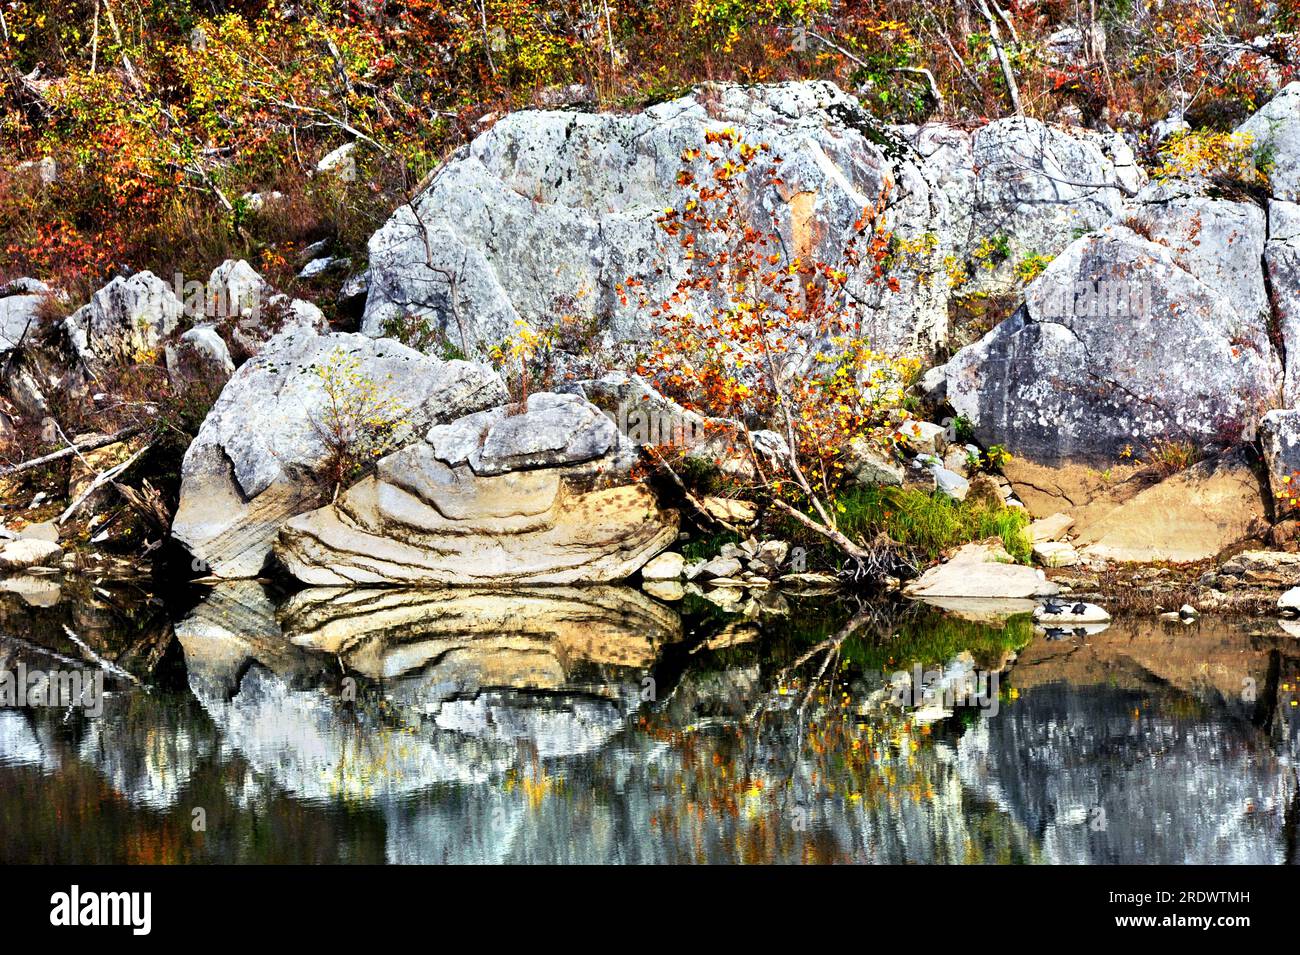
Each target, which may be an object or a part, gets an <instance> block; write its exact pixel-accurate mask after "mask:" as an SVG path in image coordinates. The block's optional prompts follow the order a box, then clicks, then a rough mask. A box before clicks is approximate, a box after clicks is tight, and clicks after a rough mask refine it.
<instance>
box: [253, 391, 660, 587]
mask: <svg viewBox="0 0 1300 955" xmlns="http://www.w3.org/2000/svg"><path fill="white" fill-rule="evenodd" d="M512 410H514V411H517V410H518V409H507V408H497V409H493V410H491V411H486V412H480V413H478V414H473V415H468V416H466V417H464V418H462V419H460V420H458V421H455V422H453V423H452V424H449V425H443V426H438V427H434V428H432V429H431V430H430V431H429V433H428V435H427V436H426V438H425V440H424V441H418V442H416V443H414V444H411V445H410V446H408V447H406V448H403V449H402V450H400V451H398V452H396V453H394V454H390V455H388V456H387V457H385V458H383V459H382V460H381V461H380V462H379V466H378V470H377V472H376V474H375V475H373V476H371V477H368V478H366V479H365V480H363V481H361V482H360V483H359V484H357V485H355V486H354V487H352V488H351V489H350V490H348V491H347V493H345V494H344V495H342V496H341V497H340V498H339V499H338V501H337V502H335V503H334V504H332V505H330V506H327V507H323V508H320V509H318V510H315V511H311V512H310V513H307V514H303V515H301V516H300V517H297V518H294V519H293V520H290V521H288V522H287V523H286V524H285V526H284V529H283V530H282V531H281V533H280V538H279V541H278V542H277V544H276V554H277V556H278V557H279V559H280V561H281V562H282V563H283V564H284V566H285V567H286V568H287V569H288V570H289V572H290V573H291V574H293V575H294V576H295V577H297V578H298V579H299V580H302V581H304V582H306V583H309V584H317V585H337V584H349V583H432V584H455V583H461V584H466V583H475V582H497V583H572V582H578V581H582V582H599V581H613V580H621V579H623V578H625V577H628V576H630V575H631V574H633V573H635V571H636V570H637V569H638V568H639V567H640V566H641V565H642V564H644V563H645V562H646V561H647V560H649V559H650V558H651V557H653V556H654V555H655V554H657V553H658V552H659V551H661V550H663V549H664V548H665V547H667V546H668V544H669V543H671V542H672V541H673V540H674V539H675V538H676V534H677V514H676V512H674V511H665V510H662V509H661V508H660V507H659V505H658V503H657V501H656V498H655V495H654V492H653V491H652V490H651V489H650V488H648V487H647V486H646V485H644V484H640V483H635V482H632V478H631V475H630V468H631V464H632V461H633V460H634V458H633V456H632V455H631V452H630V449H629V448H628V447H626V446H625V445H624V444H622V442H621V440H620V436H619V434H618V432H617V430H616V429H615V427H614V424H613V422H611V421H610V420H609V418H607V417H606V416H605V415H603V414H601V412H600V411H599V410H598V409H596V408H595V407H594V406H593V405H591V404H590V403H588V402H586V401H585V400H583V399H582V398H580V397H578V396H576V395H553V394H546V393H542V394H534V395H531V396H530V397H529V399H528V402H527V406H526V408H525V409H524V410H523V411H522V412H519V413H514V414H512V413H510V412H511V411H512ZM630 482H631V483H630Z"/></svg>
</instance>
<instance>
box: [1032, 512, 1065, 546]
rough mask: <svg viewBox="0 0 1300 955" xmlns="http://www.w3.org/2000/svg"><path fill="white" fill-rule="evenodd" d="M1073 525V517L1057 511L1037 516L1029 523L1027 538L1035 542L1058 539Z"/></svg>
mask: <svg viewBox="0 0 1300 955" xmlns="http://www.w3.org/2000/svg"><path fill="white" fill-rule="evenodd" d="M1073 526H1074V518H1073V517H1071V516H1070V515H1069V514H1062V513H1060V512H1059V511H1058V512H1057V513H1055V514H1049V515H1048V516H1047V517H1042V518H1039V519H1038V520H1036V521H1034V522H1033V523H1032V524H1030V525H1029V539H1030V540H1031V541H1033V542H1034V543H1035V544H1038V543H1041V542H1043V541H1055V540H1060V539H1061V538H1062V537H1063V536H1064V535H1065V532H1066V531H1068V530H1069V529H1070V528H1071V527H1073Z"/></svg>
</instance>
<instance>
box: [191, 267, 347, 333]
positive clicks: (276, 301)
mask: <svg viewBox="0 0 1300 955" xmlns="http://www.w3.org/2000/svg"><path fill="white" fill-rule="evenodd" d="M206 294H207V300H206V302H205V303H204V313H205V314H206V315H207V316H208V317H209V318H215V319H219V320H221V321H222V323H223V324H225V325H226V327H227V328H228V329H229V332H228V334H229V336H230V342H231V344H233V345H234V346H236V347H237V348H238V349H239V350H240V351H241V352H243V353H244V354H247V355H256V354H257V353H258V351H259V350H261V348H262V346H263V345H264V344H266V342H268V341H269V340H270V339H271V338H273V337H275V336H276V335H278V334H280V333H282V332H286V331H289V330H291V329H295V328H297V329H302V330H307V331H314V332H325V331H328V330H329V324H328V322H326V321H325V315H324V313H323V312H321V310H320V309H319V308H317V307H316V306H315V305H313V304H312V303H311V302H308V301H304V300H303V299H299V298H290V297H289V296H288V295H285V294H284V293H283V292H277V291H276V290H275V289H274V288H273V287H272V286H271V284H270V283H269V282H267V281H266V279H264V278H262V276H261V275H260V274H259V273H258V272H257V270H256V269H254V268H253V267H252V266H251V265H249V264H248V263H247V262H245V261H244V260H243V259H227V260H226V261H224V262H222V263H221V264H220V265H219V266H217V267H216V268H215V269H213V270H212V274H211V275H210V276H209V277H208V284H207V291H206Z"/></svg>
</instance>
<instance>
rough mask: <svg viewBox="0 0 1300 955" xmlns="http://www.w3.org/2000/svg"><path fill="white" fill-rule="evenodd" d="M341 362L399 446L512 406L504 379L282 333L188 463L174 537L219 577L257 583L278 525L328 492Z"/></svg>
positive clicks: (405, 354) (358, 343) (360, 343)
mask: <svg viewBox="0 0 1300 955" xmlns="http://www.w3.org/2000/svg"><path fill="white" fill-rule="evenodd" d="M340 355H341V356H345V357H346V360H347V362H348V364H349V367H351V366H353V365H354V366H355V368H353V369H352V371H353V373H354V374H355V376H356V378H357V380H358V381H359V382H362V383H363V385H357V386H356V387H363V386H364V388H365V389H367V391H368V390H369V389H376V390H377V393H378V394H379V395H380V396H381V398H382V400H380V401H379V404H380V405H381V406H382V412H383V415H384V416H385V417H386V418H387V419H391V420H387V421H385V422H384V423H383V424H384V425H385V426H386V427H389V428H391V431H392V435H391V439H390V440H391V442H392V444H393V446H400V445H401V444H403V443H405V442H406V441H408V440H410V439H412V438H414V437H415V436H416V435H418V434H420V433H421V432H423V431H424V430H425V429H426V428H428V427H429V425H431V424H433V423H436V422H441V421H450V420H452V419H455V418H458V417H460V416H461V415H464V414H466V413H467V412H471V411H475V410H477V409H480V408H486V407H490V406H492V405H497V404H500V403H501V402H502V401H504V400H505V396H506V393H505V386H504V385H503V384H502V382H501V379H500V377H499V376H498V375H497V374H496V373H495V372H493V371H491V370H490V369H488V368H486V367H484V366H481V365H475V364H471V363H469V362H463V361H451V362H443V361H439V360H437V359H434V358H429V357H427V356H425V355H421V354H420V353H419V352H416V351H413V350H412V349H409V348H407V347H405V346H404V345H401V344H399V343H397V342H394V341H389V340H373V339H370V338H367V337H366V336H363V335H349V334H329V335H317V334H315V333H314V332H312V331H311V330H309V329H301V328H296V329H293V330H290V331H287V332H283V333H281V334H280V335H278V336H276V337H275V338H273V339H272V340H271V341H269V342H268V343H267V344H266V345H265V346H263V348H262V349H261V351H260V352H259V354H258V355H257V357H255V358H253V359H251V360H250V361H248V362H246V363H245V364H244V365H242V366H241V367H240V368H239V370H238V371H237V372H236V373H235V374H234V376H233V377H232V378H231V379H230V381H229V382H228V383H227V384H226V386H225V388H224V389H223V390H222V392H221V396H220V397H219V398H218V399H217V402H216V404H215V405H214V406H213V408H212V410H211V412H210V413H209V414H208V417H207V419H206V420H205V421H204V422H203V426H202V428H201V429H200V430H199V434H198V436H197V437H196V438H195V439H194V442H193V443H192V444H191V445H190V448H189V450H188V451H187V452H186V454H185V460H184V463H183V466H182V472H181V476H182V485H181V500H180V507H179V509H178V510H177V513H176V518H175V521H174V523H173V526H172V536H173V537H174V538H176V539H177V540H178V541H180V542H181V543H182V544H184V545H185V546H186V547H187V548H188V549H189V550H190V552H191V553H192V554H193V555H194V557H195V558H197V559H198V560H200V561H202V562H203V563H204V564H205V565H206V566H207V568H208V569H209V570H210V571H211V572H212V573H214V574H216V575H218V576H222V577H251V576H255V575H257V574H258V573H260V572H261V571H262V569H263V566H264V565H265V563H266V560H267V557H268V556H269V554H270V551H271V544H272V541H273V540H274V538H275V535H276V534H277V532H278V531H279V529H280V525H281V524H282V523H283V522H284V521H285V520H286V519H287V518H289V517H291V516H293V515H294V514H298V513H301V512H303V511H305V510H309V509H310V508H313V507H316V506H318V505H319V504H320V503H322V500H323V497H324V496H325V495H326V494H327V493H328V489H327V488H325V487H323V486H322V484H321V477H322V471H323V469H324V468H325V466H326V464H327V462H328V460H329V457H330V454H331V451H330V446H329V442H328V440H327V438H328V434H327V433H326V432H327V430H328V425H329V420H328V419H329V417H330V415H331V414H332V413H333V412H331V411H330V410H329V408H330V407H331V395H330V393H329V392H328V391H327V388H326V381H325V378H324V377H322V375H321V374H320V369H321V368H322V367H323V366H325V365H326V364H328V363H329V362H330V361H331V360H333V359H334V358H335V357H336V356H340ZM335 387H343V388H347V389H351V388H352V387H353V384H352V383H349V382H347V381H344V382H339V383H337V384H336V386H335ZM351 393H352V392H351V391H349V392H348V394H351ZM333 397H334V400H341V401H344V402H345V403H346V402H347V401H350V400H352V399H351V398H349V397H348V395H342V396H340V395H334V396H333ZM357 411H358V413H360V412H361V411H364V409H357ZM399 412H400V413H399ZM375 424H376V423H375V422H365V426H366V427H374V426H375Z"/></svg>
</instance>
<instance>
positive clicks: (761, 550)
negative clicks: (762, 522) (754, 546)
mask: <svg viewBox="0 0 1300 955" xmlns="http://www.w3.org/2000/svg"><path fill="white" fill-rule="evenodd" d="M789 553H790V545H789V544H788V543H787V542H786V541H778V540H771V541H763V543H761V544H759V545H758V553H757V554H755V555H754V564H757V565H759V566H761V567H764V568H767V569H768V570H776V569H777V568H778V567H780V566H781V565H782V564H784V563H785V558H786V556H787V555H788V554H789Z"/></svg>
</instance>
